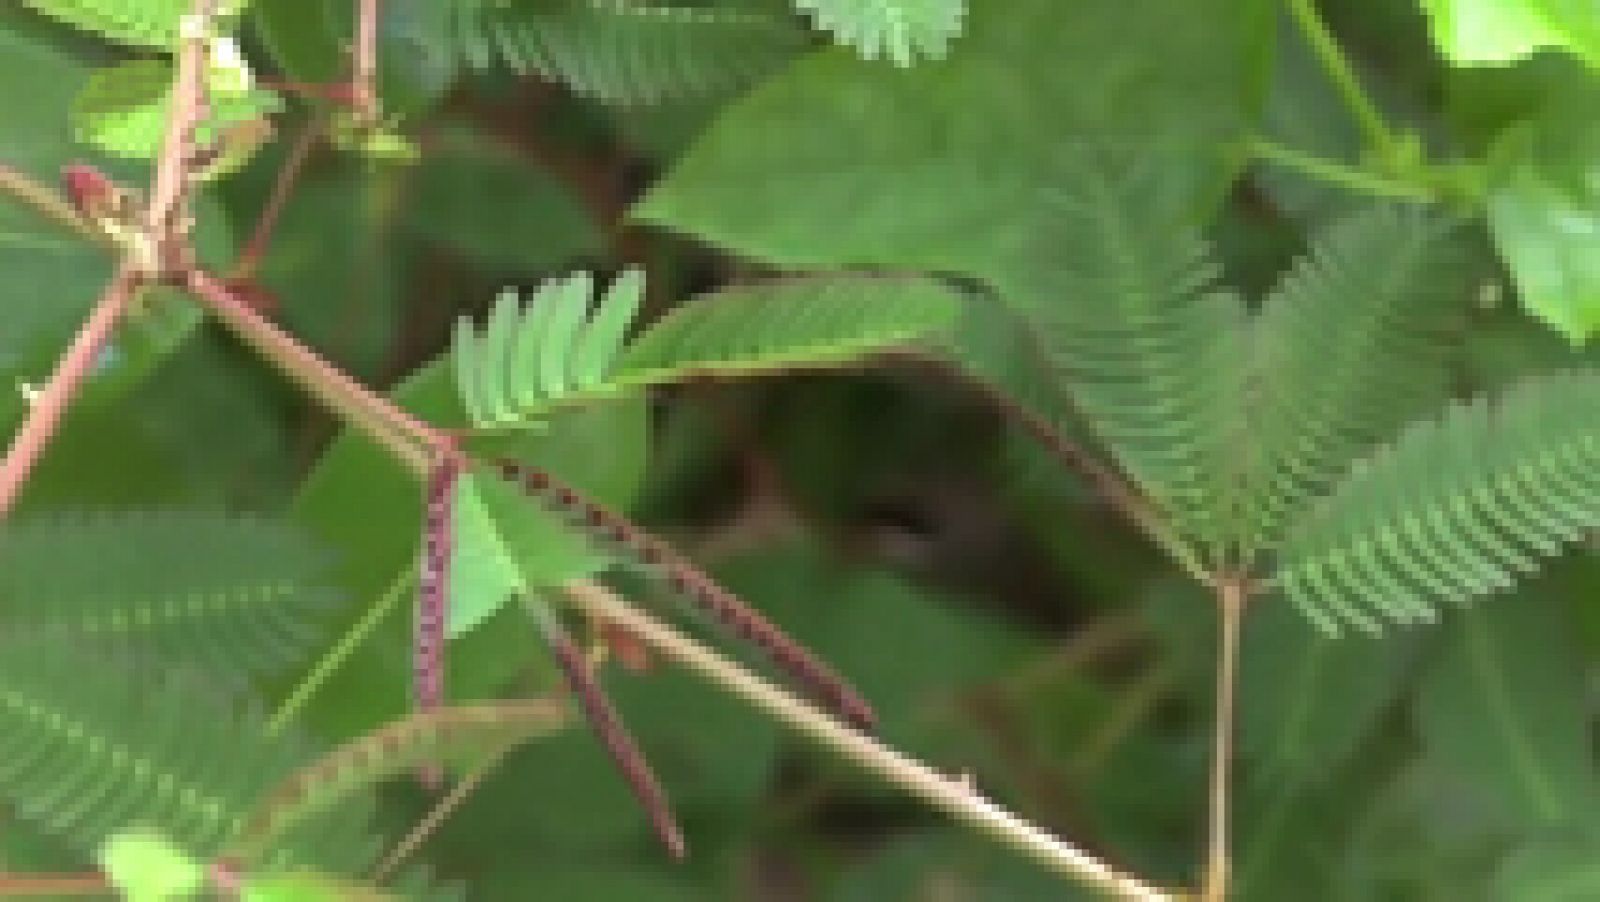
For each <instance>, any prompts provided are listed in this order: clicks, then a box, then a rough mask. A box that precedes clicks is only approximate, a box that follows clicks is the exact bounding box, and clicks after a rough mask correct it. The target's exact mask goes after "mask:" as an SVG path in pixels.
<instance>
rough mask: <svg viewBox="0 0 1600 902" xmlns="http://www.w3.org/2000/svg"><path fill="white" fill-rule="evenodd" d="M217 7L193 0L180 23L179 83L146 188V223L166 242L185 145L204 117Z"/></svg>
mask: <svg viewBox="0 0 1600 902" xmlns="http://www.w3.org/2000/svg"><path fill="white" fill-rule="evenodd" d="M216 4H217V0H194V3H193V5H192V6H191V7H190V13H189V15H187V16H185V17H184V18H183V19H182V20H180V21H181V25H180V31H181V36H182V45H181V47H180V49H179V51H178V77H177V80H176V81H175V82H174V83H173V86H172V110H171V113H170V114H169V115H168V117H167V132H166V137H165V138H164V139H163V140H162V143H161V156H160V157H159V158H158V159H157V161H156V172H155V176H154V178H153V180H152V182H151V185H150V207H149V210H148V215H147V217H146V220H145V222H146V225H147V226H148V227H149V229H150V233H151V234H152V235H154V236H157V237H158V238H162V239H165V238H167V237H169V232H170V231H171V229H172V226H173V218H174V215H175V214H176V213H177V212H178V209H179V207H180V206H181V205H182V203H183V198H184V196H185V195H186V194H187V193H188V188H189V175H188V168H189V158H190V156H191V154H190V153H189V142H190V139H191V138H192V137H193V135H194V127H195V126H196V125H197V124H199V122H200V120H201V119H202V118H203V117H204V115H205V75H206V51H207V44H208V43H209V32H210V30H211V17H212V15H213V14H214V13H215V11H216Z"/></svg>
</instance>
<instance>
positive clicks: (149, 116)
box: [72, 59, 282, 168]
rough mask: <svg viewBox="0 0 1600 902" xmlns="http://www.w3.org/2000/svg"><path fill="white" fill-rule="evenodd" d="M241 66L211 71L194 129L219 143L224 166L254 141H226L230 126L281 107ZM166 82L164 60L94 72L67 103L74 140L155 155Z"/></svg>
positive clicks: (239, 160)
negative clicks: (203, 110)
mask: <svg viewBox="0 0 1600 902" xmlns="http://www.w3.org/2000/svg"><path fill="white" fill-rule="evenodd" d="M241 65H242V62H241ZM240 71H241V70H239V69H235V68H223V67H218V68H215V69H213V70H212V75H211V85H210V87H211V90H210V93H209V96H208V97H207V102H208V104H209V106H208V107H207V109H208V113H209V115H208V116H207V117H206V119H205V121H204V122H202V123H201V124H200V127H199V128H198V129H197V130H196V134H197V136H198V137H199V139H200V140H201V141H205V142H210V141H219V142H221V143H222V146H223V147H224V154H225V157H224V159H225V160H226V166H227V167H228V168H236V167H238V166H239V165H241V164H243V163H244V162H245V160H246V159H248V156H249V153H251V152H253V151H254V150H255V149H256V147H257V146H259V140H257V141H256V142H255V143H254V144H251V143H243V144H241V143H240V142H234V145H233V146H230V144H229V139H228V137H227V136H228V135H229V134H230V129H233V128H234V127H236V126H242V125H244V124H245V123H253V122H259V121H261V120H264V119H265V118H266V117H267V116H269V115H271V114H273V113H276V112H278V111H279V110H280V109H281V108H282V103H281V101H280V100H279V98H278V95H277V94H275V93H273V92H271V91H265V90H261V89H259V88H255V87H251V86H250V84H249V82H248V79H249V75H248V72H249V70H248V68H245V69H244V70H242V71H243V72H245V73H246V74H245V75H244V76H242V78H243V79H245V80H244V81H241V75H240ZM171 87H172V64H171V63H170V62H169V61H167V60H165V59H132V60H125V61H123V62H120V63H116V64H114V65H111V66H108V67H106V68H104V69H100V70H98V71H96V72H95V73H94V75H93V76H91V77H90V79H89V82H88V84H86V85H84V88H83V91H82V92H81V93H80V94H79V95H78V97H77V99H76V100H75V101H74V102H73V105H72V121H73V129H74V130H75V131H76V133H77V135H78V140H80V141H82V142H83V143H85V144H88V145H90V146H92V147H95V148H98V149H99V150H102V151H104V152H106V153H108V154H110V155H112V156H115V157H123V158H127V159H135V160H152V159H155V157H156V155H157V154H158V153H159V152H160V150H161V142H162V140H163V139H164V138H165V136H166V127H167V113H168V110H169V109H170V107H171V103H170V102H169V96H170V93H171Z"/></svg>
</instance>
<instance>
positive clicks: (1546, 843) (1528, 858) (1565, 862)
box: [1491, 828, 1600, 902]
mask: <svg viewBox="0 0 1600 902" xmlns="http://www.w3.org/2000/svg"><path fill="white" fill-rule="evenodd" d="M1597 850H1600V832H1597V831H1596V830H1595V829H1594V828H1591V830H1590V833H1589V835H1587V836H1585V835H1577V836H1570V837H1569V836H1561V837H1554V838H1549V839H1537V840H1534V841H1532V842H1529V843H1526V844H1524V845H1523V846H1522V847H1521V848H1519V849H1517V850H1516V851H1514V852H1512V853H1511V854H1510V855H1509V856H1507V857H1506V860H1505V861H1504V862H1502V863H1501V865H1500V867H1499V869H1498V870H1497V871H1496V872H1495V876H1494V883H1493V889H1492V890H1491V894H1492V898H1494V899H1499V900H1505V902H1524V900H1527V902H1535V900H1536V902H1589V900H1592V899H1597V898H1600V854H1596V852H1597Z"/></svg>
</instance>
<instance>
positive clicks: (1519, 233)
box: [1486, 78, 1600, 344]
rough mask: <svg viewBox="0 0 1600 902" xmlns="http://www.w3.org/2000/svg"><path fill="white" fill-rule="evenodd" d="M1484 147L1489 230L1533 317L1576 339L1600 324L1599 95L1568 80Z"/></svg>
mask: <svg viewBox="0 0 1600 902" xmlns="http://www.w3.org/2000/svg"><path fill="white" fill-rule="evenodd" d="M1549 95H1550V96H1548V98H1546V99H1544V100H1543V104H1542V107H1541V108H1540V109H1538V111H1537V112H1536V114H1535V115H1534V116H1533V117H1531V118H1529V119H1527V120H1526V121H1524V122H1522V123H1521V124H1519V125H1516V126H1513V127H1511V128H1508V129H1506V130H1505V131H1504V132H1502V134H1501V135H1500V136H1499V138H1498V139H1497V140H1496V141H1495V143H1494V145H1493V147H1492V148H1491V149H1490V154H1489V163H1490V165H1489V166H1488V167H1487V173H1488V177H1487V193H1486V204H1487V209H1488V221H1489V232H1490V234H1491V235H1492V236H1493V238H1494V242H1495V246H1496V248H1497V249H1498V250H1499V252H1500V256H1501V257H1502V258H1503V259H1504V260H1505V262H1506V266H1507V268H1508V269H1510V271H1511V277H1512V281H1513V283H1514V284H1515V285H1516V289H1517V297H1518V299H1519V300H1520V301H1521V302H1522V306H1523V307H1524V308H1525V309H1526V310H1527V311H1528V312H1529V313H1531V314H1533V316H1534V317H1535V318H1537V319H1539V320H1540V321H1542V322H1544V323H1545V324H1547V325H1549V326H1550V327H1552V328H1554V329H1555V330H1556V331H1557V332H1559V333H1560V334H1562V335H1563V336H1565V337H1566V338H1567V340H1568V341H1570V342H1572V343H1574V344H1582V343H1583V342H1584V341H1586V340H1587V339H1588V338H1589V336H1591V335H1593V334H1594V333H1595V332H1596V330H1600V264H1597V263H1596V262H1595V261H1596V259H1597V257H1600V254H1597V253H1596V248H1600V213H1597V212H1596V211H1597V210H1600V180H1597V173H1600V168H1597V164H1596V162H1595V161H1596V160H1597V159H1600V126H1597V125H1596V124H1595V122H1594V118H1593V116H1592V115H1590V111H1592V110H1593V109H1594V104H1595V102H1596V100H1597V99H1600V92H1596V91H1595V90H1594V89H1593V88H1591V87H1590V86H1588V84H1587V82H1584V81H1579V82H1574V81H1573V80H1571V79H1570V78H1568V79H1566V80H1563V81H1560V82H1558V83H1556V84H1555V85H1553V86H1552V87H1551V89H1550V92H1549Z"/></svg>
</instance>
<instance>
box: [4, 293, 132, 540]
mask: <svg viewBox="0 0 1600 902" xmlns="http://www.w3.org/2000/svg"><path fill="white" fill-rule="evenodd" d="M137 290H138V278H137V277H136V276H135V275H134V274H133V273H132V271H131V270H129V269H126V268H124V269H122V270H120V271H118V272H117V274H116V275H115V276H114V277H112V280H111V283H110V284H109V285H107V286H106V290H105V292H104V293H103V294H101V296H100V300H99V301H98V302H97V303H96V304H95V307H94V310H93V312H91V313H90V314H89V318H88V319H87V320H85V321H84V323H83V326H82V327H80V328H79V329H78V334H77V336H76V337H75V338H73V340H72V344H71V345H70V346H69V347H68V348H67V350H66V353H64V354H62V355H61V360H60V361H59V362H58V363H57V364H56V369H55V372H54V373H52V374H51V375H50V381H49V382H48V383H46V384H45V387H44V389H43V390H41V391H40V392H39V394H38V395H37V396H36V397H35V398H33V399H32V402H31V404H30V406H29V409H28V415H27V417H26V418H24V419H23V421H22V426H21V428H19V429H18V430H17V432H16V435H14V436H12V438H11V447H10V448H9V449H8V450H7V451H6V456H5V460H4V461H0V519H4V517H5V515H6V514H7V513H8V512H9V511H10V510H11V506H12V505H13V504H14V503H15V502H16V500H17V496H18V495H20V494H21V492H22V487H23V485H24V484H25V483H26V482H27V480H28V474H29V473H30V472H32V471H33V465H34V463H35V462H36V461H38V459H39V456H40V455H41V454H43V453H44V449H45V447H46V446H48V445H49V444H50V439H51V437H52V436H54V435H55V432H56V427H57V426H59V425H60V423H61V417H62V415H63V414H65V413H66V410H67V406H68V405H69V404H71V403H72V399H73V398H74V397H76V396H77V393H78V388H79V386H81V385H82V384H83V380H84V379H85V378H86V377H87V376H88V375H89V373H91V372H92V371H93V370H94V366H95V363H96V362H97V361H99V359H100V352H101V350H102V349H103V348H105V346H106V343H107V342H108V341H110V339H111V333H112V332H113V331H115V329H116V327H117V321H118V320H120V319H121V318H122V314H123V313H124V312H125V311H126V310H127V309H128V304H129V302H130V301H131V300H132V298H133V296H134V294H135V293H136V292H137Z"/></svg>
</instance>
